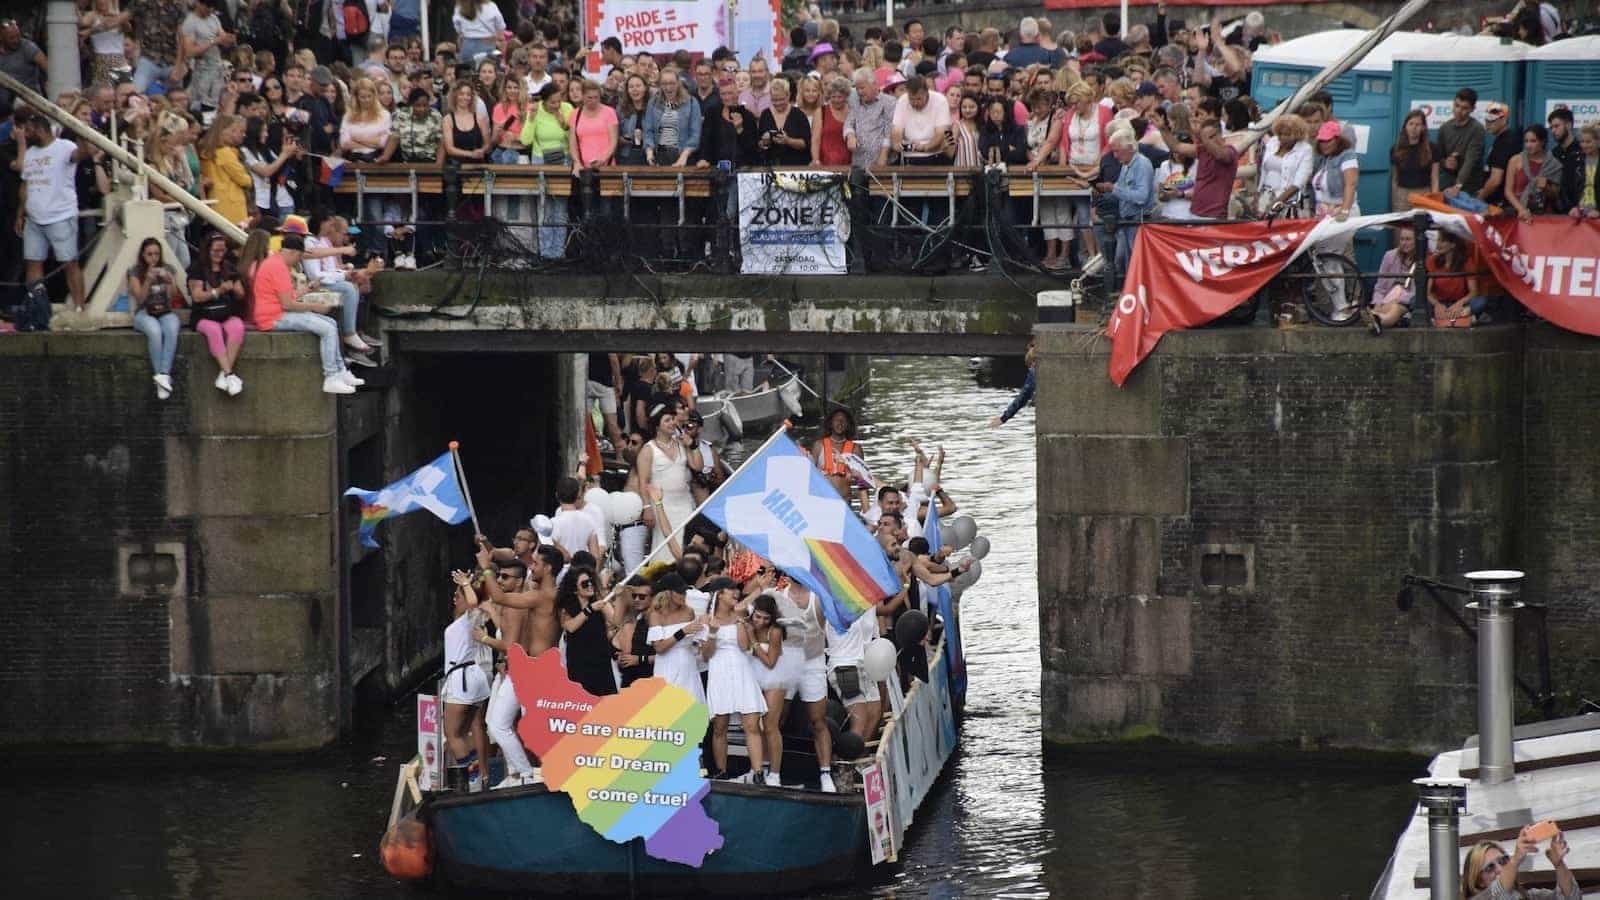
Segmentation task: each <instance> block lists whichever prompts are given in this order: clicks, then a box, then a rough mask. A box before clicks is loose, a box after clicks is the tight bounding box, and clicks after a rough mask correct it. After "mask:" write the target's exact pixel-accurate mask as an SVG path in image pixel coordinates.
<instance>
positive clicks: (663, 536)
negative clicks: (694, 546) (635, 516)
mask: <svg viewBox="0 0 1600 900" xmlns="http://www.w3.org/2000/svg"><path fill="white" fill-rule="evenodd" d="M645 449H647V450H649V451H650V483H651V484H653V485H655V486H656V487H658V488H661V505H662V506H664V507H666V509H667V519H668V524H670V525H671V526H672V527H673V528H674V529H681V528H683V527H684V526H685V525H687V524H689V517H690V516H692V515H694V493H693V492H691V491H690V490H689V453H688V451H686V450H684V449H683V448H682V447H678V448H677V451H678V455H677V457H676V458H674V457H671V456H668V455H666V454H665V453H663V452H662V450H661V447H660V445H658V444H657V443H656V442H655V441H651V442H650V443H648V444H646V445H645ZM667 535H668V532H665V531H662V530H661V523H660V522H659V521H658V522H656V525H655V527H654V528H652V529H650V558H651V559H652V560H670V559H672V551H671V550H669V549H667Z"/></svg>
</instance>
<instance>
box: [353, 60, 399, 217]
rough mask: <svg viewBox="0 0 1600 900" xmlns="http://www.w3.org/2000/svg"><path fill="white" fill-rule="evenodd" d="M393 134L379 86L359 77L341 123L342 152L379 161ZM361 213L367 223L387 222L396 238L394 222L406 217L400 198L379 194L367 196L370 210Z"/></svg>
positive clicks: (368, 79)
mask: <svg viewBox="0 0 1600 900" xmlns="http://www.w3.org/2000/svg"><path fill="white" fill-rule="evenodd" d="M389 131H390V118H389V112H388V110H385V109H384V108H383V106H382V105H380V104H379V103H378V85H377V83H376V82H374V81H373V80H372V79H371V78H365V77H363V78H357V79H356V81H355V83H354V84H352V85H351V86H350V106H349V108H348V109H346V110H345V113H344V117H343V118H342V119H340V121H339V149H340V150H342V151H343V152H344V155H345V158H346V159H348V160H350V161H351V162H363V163H366V162H377V161H378V157H379V156H380V155H381V154H382V153H383V151H384V149H385V148H386V147H387V146H388V145H389ZM361 212H362V214H363V215H364V217H365V219H366V222H367V223H375V222H383V223H385V224H384V226H383V234H384V236H385V237H393V236H394V224H393V223H395V222H398V221H401V219H402V218H404V216H405V212H404V210H403V209H402V207H401V205H400V201H399V199H388V198H384V197H381V196H379V195H376V194H374V195H369V196H368V197H367V208H366V209H365V210H362V211H361ZM374 230H375V229H374Z"/></svg>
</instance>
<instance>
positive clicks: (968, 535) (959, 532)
mask: <svg viewBox="0 0 1600 900" xmlns="http://www.w3.org/2000/svg"><path fill="white" fill-rule="evenodd" d="M950 527H951V528H953V529H955V533H956V540H955V548H956V549H957V550H960V549H961V548H962V547H965V546H966V545H968V544H970V543H972V539H973V538H975V537H977V536H978V523H977V522H976V521H975V520H974V519H973V518H972V517H971V516H956V517H955V518H954V519H952V520H951V522H950Z"/></svg>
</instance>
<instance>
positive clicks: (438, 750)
mask: <svg viewBox="0 0 1600 900" xmlns="http://www.w3.org/2000/svg"><path fill="white" fill-rule="evenodd" d="M443 747H444V723H443V722H441V721H439V698H438V697H435V696H434V695H432V694H418V695H417V758H418V759H420V760H422V770H421V771H419V772H418V773H417V787H419V788H421V789H422V790H425V791H437V790H442V789H443V788H444V753H443V752H442V750H443Z"/></svg>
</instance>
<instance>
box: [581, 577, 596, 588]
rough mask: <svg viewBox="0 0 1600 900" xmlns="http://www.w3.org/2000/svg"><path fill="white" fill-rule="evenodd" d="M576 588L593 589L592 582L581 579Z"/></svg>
mask: <svg viewBox="0 0 1600 900" xmlns="http://www.w3.org/2000/svg"><path fill="white" fill-rule="evenodd" d="M578 587H579V588H591V587H594V582H592V581H590V580H589V579H587V578H585V579H583V580H581V581H579V582H578Z"/></svg>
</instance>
